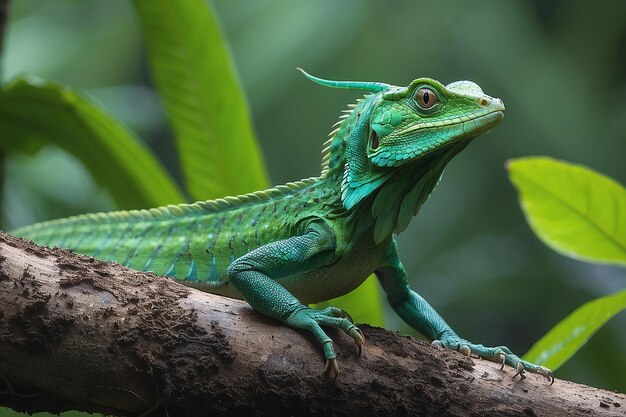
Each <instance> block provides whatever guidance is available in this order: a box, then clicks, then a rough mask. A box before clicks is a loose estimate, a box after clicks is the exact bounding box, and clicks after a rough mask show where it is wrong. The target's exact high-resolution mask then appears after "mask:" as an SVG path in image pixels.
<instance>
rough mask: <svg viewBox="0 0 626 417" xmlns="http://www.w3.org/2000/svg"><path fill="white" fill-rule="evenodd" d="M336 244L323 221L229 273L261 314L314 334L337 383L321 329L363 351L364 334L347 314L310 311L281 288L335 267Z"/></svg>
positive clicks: (265, 249)
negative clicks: (285, 281)
mask: <svg viewBox="0 0 626 417" xmlns="http://www.w3.org/2000/svg"><path fill="white" fill-rule="evenodd" d="M335 244H336V242H335V235H334V232H333V231H332V229H330V227H328V226H327V225H326V224H325V223H324V222H322V221H319V222H315V221H313V222H311V223H309V225H308V227H307V228H306V230H305V231H304V233H303V234H301V235H298V236H293V237H290V238H288V239H284V240H278V241H275V242H272V243H268V244H267V245H264V246H261V247H259V248H257V249H255V250H253V251H251V252H249V253H247V254H246V255H244V256H242V257H240V258H238V259H236V260H235V261H234V262H233V263H232V264H231V265H230V266H229V267H228V271H227V273H228V276H229V280H230V283H231V284H232V286H233V287H234V288H235V289H236V290H237V292H238V293H239V294H240V295H241V297H243V299H245V300H246V301H247V302H248V303H249V304H250V305H251V306H252V307H253V308H254V309H255V310H257V311H259V312H261V313H263V314H265V315H268V316H270V317H274V318H276V319H278V320H281V321H282V322H283V323H284V324H286V325H288V326H291V327H296V328H300V329H304V330H309V331H311V332H312V333H313V335H314V336H315V338H316V339H317V340H318V341H319V342H320V344H321V345H322V348H323V350H324V357H325V358H326V367H325V371H326V373H327V374H331V375H334V376H335V377H336V376H337V373H338V372H339V367H338V365H337V355H336V354H335V350H334V348H333V342H332V340H331V339H330V337H328V335H327V334H326V333H325V332H324V330H322V327H321V326H330V327H335V328H338V329H341V330H343V331H344V332H346V333H347V334H348V335H349V336H350V337H352V339H353V340H354V342H355V343H356V344H357V346H358V347H359V350H360V348H361V346H362V345H363V343H364V338H363V334H362V333H361V331H360V330H359V329H358V328H357V327H356V326H355V325H354V324H353V323H352V322H351V321H350V320H349V319H348V318H349V315H347V314H346V313H345V312H343V310H341V309H339V308H336V307H328V308H325V309H323V310H315V309H313V308H310V307H307V306H305V305H303V304H302V303H301V302H300V301H299V300H298V299H297V298H296V297H295V296H294V295H293V294H291V293H290V292H289V291H288V290H287V289H286V288H285V287H283V286H282V285H281V284H280V283H279V282H278V279H280V278H281V277H285V276H298V275H299V276H300V277H303V276H305V275H304V274H303V272H306V271H311V270H315V269H316V268H318V267H320V266H322V265H328V264H330V263H331V262H333V260H334V257H335ZM300 279H305V278H300Z"/></svg>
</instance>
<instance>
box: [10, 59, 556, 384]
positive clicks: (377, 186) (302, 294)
mask: <svg viewBox="0 0 626 417" xmlns="http://www.w3.org/2000/svg"><path fill="white" fill-rule="evenodd" d="M303 72H304V71H303ZM305 75H306V76H307V77H308V78H309V79H311V80H313V81H315V82H317V83H319V84H322V85H326V86H330V87H336V88H352V89H361V90H366V91H367V92H368V93H369V94H368V95H366V96H365V97H364V98H363V99H361V100H358V102H357V103H356V104H354V105H352V106H350V108H349V109H348V110H346V111H345V114H344V115H343V116H342V117H341V118H340V120H339V122H338V123H337V124H336V129H335V130H334V131H333V132H332V133H331V134H330V139H329V141H328V142H327V143H326V144H325V146H326V148H325V149H324V151H323V155H324V158H323V163H322V173H321V175H320V176H319V177H316V178H310V179H306V180H302V181H299V182H295V183H289V184H286V185H283V186H278V187H276V188H272V189H269V190H265V191H260V192H256V193H252V194H247V195H244V196H239V197H227V198H225V199H218V200H213V201H204V202H197V203H194V204H183V205H177V206H167V207H161V208H156V209H150V210H134V211H121V212H113V213H98V214H88V215H81V216H77V217H72V218H68V219H61V220H53V221H49V222H44V223H39V224H35V225H32V226H28V227H24V228H22V229H19V230H16V231H15V232H14V233H15V234H16V235H19V236H22V237H25V238H28V239H32V240H33V241H35V242H37V243H39V244H42V245H48V246H60V247H65V248H70V249H73V250H74V251H76V252H78V253H82V254H85V255H91V256H94V257H96V258H99V259H103V260H107V261H116V262H118V263H121V264H123V265H126V266H128V267H130V268H133V269H137V270H140V271H153V272H155V273H157V274H160V275H166V276H170V277H173V278H174V279H176V280H177V281H179V282H181V283H183V284H185V285H190V286H193V287H197V288H200V289H202V290H205V291H209V292H212V293H217V294H222V295H226V296H230V297H238V298H239V297H241V298H243V299H245V300H246V301H247V302H248V303H250V305H251V306H252V307H254V308H255V309H256V310H258V311H260V312H261V313H263V314H266V315H268V316H271V317H274V318H276V319H278V320H280V321H282V322H283V323H285V324H286V325H288V326H292V327H297V328H301V329H306V330H310V331H311V332H313V334H314V335H315V337H316V338H317V339H318V340H319V342H320V343H321V344H322V347H323V350H324V356H325V358H326V367H325V371H326V372H327V373H330V374H333V375H334V376H336V375H337V373H338V371H339V368H338V365H337V360H336V355H335V351H334V349H333V343H332V340H331V339H330V338H329V337H328V336H327V335H326V333H325V332H324V330H322V328H321V327H320V326H332V327H336V328H339V329H342V330H343V331H345V332H346V333H347V334H348V335H350V336H351V337H352V338H353V339H354V341H355V343H356V344H357V345H358V347H359V351H360V349H361V346H362V345H363V343H364V339H363V335H362V333H361V331H360V330H359V329H358V328H357V327H356V326H355V325H354V324H353V323H352V322H351V320H350V319H349V316H348V315H347V314H345V313H344V312H343V311H342V310H340V309H338V308H327V309H324V310H321V311H318V310H315V309H312V308H309V307H307V304H310V303H316V302H319V301H323V300H327V299H330V298H334V297H337V296H340V295H342V294H345V293H347V292H349V291H351V290H352V289H354V288H356V287H357V286H358V285H359V284H361V282H363V280H365V278H366V277H367V276H369V275H370V274H371V273H375V274H376V275H377V277H378V278H379V280H380V282H381V284H382V287H383V288H384V290H385V291H386V293H387V296H388V299H389V302H390V303H391V305H392V306H393V308H394V309H395V311H396V312H397V313H398V314H399V315H400V316H401V317H402V318H403V319H404V320H405V321H406V322H407V323H409V324H410V325H411V326H412V327H414V328H415V329H417V330H418V331H419V332H420V333H422V334H423V335H424V336H426V337H428V338H429V339H431V340H433V344H434V345H435V346H443V347H446V348H450V349H455V350H458V351H460V352H462V353H464V354H466V355H470V354H473V355H477V356H480V357H483V358H486V359H489V360H493V361H497V362H500V363H502V365H503V366H504V364H507V365H510V366H512V367H514V368H516V370H517V373H516V374H515V375H521V376H522V377H523V374H524V371H529V372H535V373H538V374H541V375H543V376H545V377H547V378H548V379H549V380H551V381H553V380H554V379H553V377H552V372H551V371H550V370H548V369H547V368H544V367H541V366H537V365H535V364H532V363H529V362H527V361H524V360H522V359H520V358H519V357H518V356H516V355H514V354H512V353H511V351H510V350H509V349H508V348H506V347H504V346H499V347H485V346H483V345H480V344H474V343H471V342H469V341H467V340H465V339H462V338H460V337H459V336H458V335H457V334H456V333H455V332H454V331H453V330H452V329H451V328H450V326H448V324H446V322H445V321H444V320H443V319H442V318H441V317H440V316H439V314H437V312H436V311H435V310H434V309H433V308H432V307H431V306H430V305H429V304H428V303H427V302H426V301H425V300H424V299H423V298H422V297H420V296H419V295H418V294H417V293H416V292H414V291H413V290H411V288H410V287H409V285H408V280H407V276H406V273H405V271H404V268H403V266H402V263H401V262H400V260H399V258H398V251H397V248H396V241H395V239H394V237H393V234H394V233H400V232H401V231H403V230H404V229H405V228H406V227H407V225H408V223H409V221H410V220H411V218H412V217H413V216H414V215H416V214H417V213H418V211H419V210H420V207H421V206H422V204H423V203H424V202H425V201H426V199H427V198H428V196H429V195H430V193H431V191H432V190H433V189H434V187H435V185H436V184H437V182H438V180H439V178H440V176H441V174H442V172H443V170H444V168H445V166H446V164H447V163H448V162H449V161H450V159H451V158H452V157H453V156H455V155H456V154H457V153H459V152H460V151H461V150H462V149H463V148H465V146H467V145H468V143H469V142H470V141H471V140H472V139H474V138H475V137H477V136H479V135H481V134H483V133H486V132H488V131H490V130H491V129H493V128H494V127H495V126H496V125H497V124H498V123H500V121H501V120H502V118H503V117H504V113H503V112H504V105H503V104H502V101H500V100H499V99H496V98H492V97H490V96H488V95H486V94H484V93H483V91H482V90H481V89H480V87H479V86H478V85H476V84H474V83H472V82H469V81H460V82H455V83H452V84H449V85H447V86H444V85H443V84H441V83H439V82H438V81H435V80H432V79H429V78H418V79H416V80H414V81H413V82H411V83H410V84H409V85H408V86H407V87H396V86H392V85H388V84H383V83H376V82H351V81H329V80H323V79H320V78H317V77H313V76H311V75H308V74H306V73H305Z"/></svg>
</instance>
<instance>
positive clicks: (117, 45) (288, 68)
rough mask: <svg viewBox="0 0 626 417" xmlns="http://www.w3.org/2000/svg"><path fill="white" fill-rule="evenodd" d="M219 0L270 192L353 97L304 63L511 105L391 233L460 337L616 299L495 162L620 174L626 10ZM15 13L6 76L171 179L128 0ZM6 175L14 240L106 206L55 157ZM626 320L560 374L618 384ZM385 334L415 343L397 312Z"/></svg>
mask: <svg viewBox="0 0 626 417" xmlns="http://www.w3.org/2000/svg"><path fill="white" fill-rule="evenodd" d="M213 5H214V7H215V9H216V11H217V15H218V16H219V18H220V20H221V22H222V25H223V29H224V31H225V33H226V38H227V39H229V41H230V44H231V48H232V53H233V56H234V60H235V63H236V67H237V69H238V71H239V75H240V78H241V81H242V84H243V87H244V91H245V92H246V94H247V97H248V100H249V104H250V106H251V112H252V114H253V116H254V124H255V125H256V131H257V133H258V136H259V138H260V142H261V146H262V149H263V154H264V159H265V162H266V166H267V167H268V169H269V173H270V177H271V178H272V182H273V183H282V182H285V181H289V180H294V179H300V178H304V177H309V176H313V175H316V174H317V173H319V153H320V147H321V143H322V142H323V140H324V138H325V136H326V133H327V132H328V131H329V129H330V126H331V125H332V123H334V121H335V120H336V118H337V116H338V114H339V111H340V110H341V109H343V108H345V104H346V103H348V102H353V101H354V99H355V98H356V97H357V96H356V95H355V94H354V93H352V92H345V91H333V90H328V89H323V88H320V87H318V86H315V85H313V84H311V83H309V82H307V81H306V80H304V79H303V77H302V76H301V75H299V74H298V73H297V72H296V71H295V67H296V66H301V67H303V68H305V69H307V70H309V71H311V72H312V73H314V74H316V75H320V76H324V77H328V78H335V79H355V80H367V81H370V80H371V81H383V82H388V83H393V84H397V85H404V84H407V83H408V82H409V81H411V80H412V79H413V78H416V77H417V76H422V75H424V76H432V77H434V78H436V79H439V80H440V81H442V82H444V83H446V82H450V81H454V80H460V79H469V80H472V81H475V82H477V83H478V84H480V85H481V86H482V87H483V89H484V90H485V92H486V93H487V94H490V95H493V96H497V97H500V98H502V99H503V100H504V102H505V104H506V106H507V115H506V119H505V120H504V122H503V123H502V125H501V126H500V127H498V129H497V130H496V131H494V132H493V133H491V134H490V135H488V136H486V137H484V138H481V139H479V140H478V141H477V142H476V143H474V144H473V145H472V146H470V147H469V148H468V149H467V150H466V151H464V152H463V153H462V154H461V155H460V156H458V157H457V158H456V159H455V160H454V161H453V162H452V163H451V165H450V167H449V168H448V170H447V171H446V174H445V175H444V178H443V181H442V183H441V184H440V186H439V187H438V189H437V190H436V192H435V193H434V194H433V196H432V197H431V198H430V200H429V201H428V203H427V204H426V205H425V207H424V208H423V209H422V211H421V213H420V215H419V216H418V217H417V218H416V219H414V220H413V222H412V224H411V225H410V226H409V228H408V229H407V231H406V232H404V233H403V234H402V235H401V236H400V237H399V241H400V243H399V246H400V248H401V249H400V250H401V256H402V259H403V260H404V263H405V266H406V269H407V272H408V273H409V276H410V277H411V284H412V286H413V287H414V288H415V289H416V290H417V291H418V292H420V294H422V295H423V296H424V297H425V298H426V299H428V300H429V301H430V302H431V304H432V305H433V306H435V307H436V308H437V310H438V311H439V312H440V313H441V314H442V315H443V316H444V317H445V318H446V319H447V321H448V322H449V323H450V324H451V325H452V327H453V328H454V329H456V330H457V331H458V332H459V334H460V335H462V336H463V337H467V338H469V339H471V340H475V341H479V342H480V343H484V344H488V345H497V344H506V345H508V346H509V347H510V348H511V349H512V350H513V351H514V352H524V351H526V350H527V349H528V348H529V346H530V345H531V344H532V343H533V342H534V341H535V340H537V339H538V338H539V337H540V336H541V335H543V334H544V333H545V332H546V331H547V330H548V329H549V328H551V327H552V326H553V325H554V324H555V323H556V322H557V321H558V320H560V319H561V318H562V317H564V316H566V315H567V314H569V312H571V311H573V310H574V309H575V308H576V307H577V306H579V305H581V304H583V303H584V302H585V301H587V300H590V299H593V298H596V297H599V296H601V295H604V294H607V293H610V292H615V291H616V290H618V289H621V288H623V282H624V281H623V280H624V272H623V270H621V269H619V268H617V267H610V266H601V265H591V264H585V263H581V262H578V261H574V260H570V259H567V258H563V257H561V256H559V255H557V254H554V253H553V252H552V251H550V250H547V249H546V248H545V247H544V246H543V245H542V244H541V242H539V241H538V240H537V239H536V238H535V237H534V236H533V234H532V231H531V230H530V229H529V228H528V226H527V225H526V223H525V221H524V218H523V215H522V213H521V211H520V209H519V207H518V206H517V201H516V198H515V192H514V190H513V188H512V187H511V186H510V184H509V183H508V181H507V179H506V173H505V170H504V161H505V160H507V159H509V158H511V157H517V156H524V155H531V154H547V155H551V156H555V157H558V158H562V159H566V160H570V161H574V162H577V163H582V164H585V165H587V166H590V167H594V168H595V169H597V170H598V171H602V172H603V173H606V174H607V175H609V176H611V177H613V178H615V179H617V180H618V181H619V182H622V183H624V182H625V181H626V168H625V165H624V155H626V137H625V134H624V131H623V125H622V123H621V122H622V121H623V120H624V117H626V21H625V20H624V18H623V16H624V15H626V2H622V1H619V0H616V1H613V2H607V4H605V5H603V6H600V5H597V4H595V3H594V4H590V3H588V2H584V1H569V0H561V1H542V0H534V1H526V2H523V1H510V2H501V1H497V0H493V1H479V2H453V1H448V0H444V1H440V2H415V1H410V0H405V1H397V2H394V3H393V6H391V5H390V3H388V2H376V1H374V0H371V1H365V0H359V1H357V0H347V1H343V2H336V1H331V0H320V1H316V2H308V1H292V0H274V1H269V0H267V1H255V0H245V1H237V2H233V1H227V0H216V1H215V2H214V3H213ZM10 18H11V26H10V28H9V33H8V38H7V44H6V49H5V55H4V57H3V60H4V70H3V76H4V79H5V80H7V79H10V78H13V77H14V76H15V75H17V74H19V73H21V72H24V71H27V72H30V73H34V74H35V75H37V76H40V77H44V78H47V79H53V80H57V81H61V82H64V83H67V84H68V85H70V86H71V87H73V88H75V89H77V90H81V91H87V93H88V94H89V95H90V96H91V97H93V98H95V99H96V100H98V101H100V102H102V103H104V105H105V106H106V107H107V108H108V109H110V110H111V111H112V112H113V113H114V115H115V116H117V117H119V118H120V119H121V120H123V121H124V122H125V123H126V124H127V125H128V126H130V127H131V128H132V129H133V130H134V131H136V132H138V133H139V134H140V136H141V137H143V138H146V140H147V143H148V145H149V146H150V147H152V148H153V150H154V151H155V152H156V153H157V154H158V155H159V157H160V158H161V160H162V161H163V162H164V163H165V164H166V166H167V167H168V169H169V170H170V171H172V172H174V173H175V175H176V177H177V178H179V179H180V178H181V176H180V174H179V172H180V167H179V166H178V164H177V161H176V158H175V157H174V152H173V147H172V145H171V143H170V142H169V141H168V137H169V136H170V133H169V132H168V131H167V129H168V128H167V123H166V121H165V117H164V111H163V109H162V106H161V103H160V102H159V99H158V97H157V95H156V94H155V93H154V90H153V87H152V86H151V82H150V81H149V79H148V77H147V74H146V60H145V53H144V51H143V50H142V47H141V39H140V34H139V25H138V22H137V21H136V17H135V15H134V13H133V10H132V7H131V5H130V4H129V3H128V2H127V1H125V0H110V1H107V2H99V1H97V0H84V1H78V0H57V1H54V2H49V1H48V2H45V1H42V0H20V1H19V2H14V3H13V7H12V14H11V17H10ZM5 175H6V181H5V188H4V194H3V216H4V218H3V221H2V224H3V225H4V227H5V228H6V229H11V228H14V227H17V226H21V225H23V224H27V223H32V222H34V221H39V220H44V219H48V218H53V217H61V216H67V215H71V214H77V213H81V212H87V211H100V210H109V209H111V208H113V207H114V205H113V203H112V201H111V198H110V196H108V195H106V193H104V192H103V191H102V189H100V188H99V187H98V186H97V185H96V184H95V183H94V182H93V181H92V180H91V179H90V177H89V175H88V174H87V172H86V171H85V170H84V169H83V168H82V167H81V166H80V164H77V163H76V161H75V160H74V159H73V158H72V157H70V156H68V155H67V154H64V153H61V152H59V151H57V150H54V149H46V150H44V152H41V153H39V154H38V155H37V156H35V157H34V158H26V157H23V156H22V157H15V158H13V157H12V158H10V159H9V160H7V172H6V174H5ZM38 191H43V193H42V192H38ZM556 294H558V296H555V295H556ZM625 326H626V320H625V317H624V314H622V315H618V316H617V317H616V318H615V319H614V320H612V321H611V322H609V323H608V324H607V325H606V326H605V327H604V328H603V329H602V330H601V331H599V332H598V333H597V334H596V336H595V337H594V338H593V339H592V340H591V341H590V342H589V343H588V344H587V345H586V346H585V347H584V348H583V349H582V350H581V351H580V352H579V353H578V354H577V356H576V358H575V359H574V360H572V361H569V362H568V363H567V364H566V365H564V366H563V367H561V368H560V369H559V372H558V373H557V376H558V377H561V378H566V379H572V380H575V381H579V382H584V383H586V384H590V385H595V386H600V387H605V388H609V389H617V390H620V391H622V392H623V391H626V381H625V380H624V378H623V375H624V374H626V355H624V352H626V334H625V333H624V332H623V329H624V327H625ZM386 327H388V328H390V329H398V328H399V329H401V330H402V331H403V332H407V333H412V331H411V330H410V329H409V328H408V327H407V326H405V325H404V324H403V323H402V322H401V321H400V319H399V318H397V317H396V316H395V315H394V314H393V313H392V312H391V310H389V311H388V314H387V315H386ZM608 358H610V359H608Z"/></svg>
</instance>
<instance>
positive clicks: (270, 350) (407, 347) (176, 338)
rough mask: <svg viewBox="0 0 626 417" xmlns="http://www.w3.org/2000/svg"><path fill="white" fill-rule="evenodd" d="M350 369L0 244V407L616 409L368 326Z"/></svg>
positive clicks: (254, 319) (154, 286)
mask: <svg viewBox="0 0 626 417" xmlns="http://www.w3.org/2000/svg"><path fill="white" fill-rule="evenodd" d="M361 328H362V329H363V330H364V333H365V336H366V339H367V343H366V346H365V349H364V352H363V355H362V356H361V357H357V354H356V347H355V345H354V344H353V343H352V341H351V339H350V338H349V337H347V336H346V335H344V334H341V333H339V332H334V331H332V330H330V331H329V332H330V333H331V337H333V339H334V340H335V342H336V345H337V346H336V348H337V351H338V355H339V358H338V359H339V366H340V369H341V372H340V374H339V377H338V378H337V379H336V380H331V379H328V378H325V377H324V376H323V375H322V368H323V360H322V356H321V350H320V347H319V346H318V345H317V343H316V342H315V341H314V340H313V339H312V337H310V336H309V335H308V334H306V333H303V332H298V331H294V330H292V329H289V328H286V327H284V326H282V325H280V324H279V323H278V322H276V321H274V320H271V319H268V318H266V317H264V316H262V315H261V314H258V313H256V312H254V311H253V310H252V309H251V308H250V307H249V306H248V305H247V304H246V303H244V302H242V301H238V300H232V299H228V298H223V297H219V296H215V295H212V294H207V293H203V292H200V291H197V290H194V289H189V288H187V287H184V286H182V285H179V284H177V283H175V282H174V281H171V280H168V279H164V278H162V277H158V276H155V275H152V274H144V273H140V272H136V271H132V270H129V269H127V268H124V267H122V266H119V265H115V264H111V263H104V262H100V261H97V260H94V259H92V258H88V257H84V256H79V255H74V254H72V253H70V252H68V251H65V250H60V249H47V248H42V247H38V246H35V245H33V244H32V243H30V242H27V241H24V240H20V239H18V238H14V237H11V236H8V235H5V234H0V404H1V405H4V406H9V407H12V408H15V409H17V410H21V411H27V412H35V411H41V410H47V411H52V412H59V411H62V410H67V409H79V410H86V411H98V412H103V413H111V414H114V415H140V414H142V413H145V412H149V413H150V414H153V415H169V416H181V415H184V416H196V415H198V416H200V415H202V416H206V415H229V416H232V415H261V416H265V415H267V416H277V415H302V416H307V415H337V416H359V417H362V416H367V415H377V416H385V415H413V416H418V415H419V416H426V415H438V416H439V415H450V416H489V415H490V416H520V415H523V416H561V415H568V416H588V415H595V416H624V415H625V414H626V396H625V395H623V394H618V393H614V392H608V391H603V390H600V389H596V388H591V387H587V386H584V385H579V384H575V383H572V382H568V381H562V380H557V381H556V382H555V383H554V385H552V386H549V385H548V384H547V383H546V381H545V380H544V379H542V378H540V377H537V376H535V375H529V376H528V377H527V378H526V379H524V380H519V378H516V379H512V378H511V376H512V375H513V371H512V370H511V369H506V370H504V371H500V370H499V365H497V364H494V363H491V362H487V361H483V360H477V359H469V358H466V357H464V356H462V355H460V354H458V353H456V352H451V351H440V350H437V349H434V348H431V347H430V346H429V345H427V344H425V343H423V342H421V341H418V340H415V339H413V338H411V337H407V336H401V335H399V334H397V333H391V332H388V331H386V330H383V329H378V328H372V327H368V326H362V327H361Z"/></svg>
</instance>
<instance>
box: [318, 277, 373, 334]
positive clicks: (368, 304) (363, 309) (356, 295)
mask: <svg viewBox="0 0 626 417" xmlns="http://www.w3.org/2000/svg"><path fill="white" fill-rule="evenodd" d="M330 306H332V307H339V308H342V309H343V310H345V311H346V312H347V313H348V314H350V315H351V316H352V318H353V319H354V322H355V323H367V324H369V325H371V326H379V327H383V326H384V324H385V316H384V314H383V306H382V303H381V301H380V290H379V289H378V280H377V279H376V277H375V276H374V275H371V276H370V277H369V278H367V279H366V280H365V282H363V283H362V284H361V285H360V286H359V287H358V288H356V289H355V290H353V291H352V292H350V293H348V294H346V295H342V296H341V297H337V298H334V299H332V300H328V301H324V302H322V303H317V304H314V305H313V306H312V307H315V308H319V309H321V308H324V307H330Z"/></svg>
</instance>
